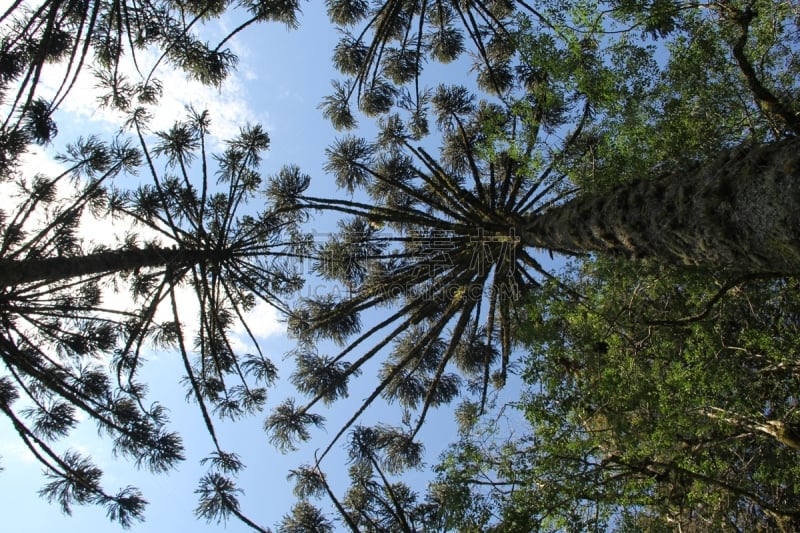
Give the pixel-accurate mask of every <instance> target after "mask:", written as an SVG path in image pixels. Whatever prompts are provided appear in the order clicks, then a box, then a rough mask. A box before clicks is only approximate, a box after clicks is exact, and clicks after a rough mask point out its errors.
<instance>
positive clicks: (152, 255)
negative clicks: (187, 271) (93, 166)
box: [0, 247, 213, 287]
mask: <svg viewBox="0 0 800 533" xmlns="http://www.w3.org/2000/svg"><path fill="white" fill-rule="evenodd" d="M212 255H213V254H212V252H209V251H207V250H182V249H178V248H158V247H152V248H143V249H139V248H133V249H125V250H109V251H103V252H97V253H93V254H88V255H81V256H75V257H48V258H45V259H29V260H21V261H13V260H11V261H10V260H0V287H8V286H12V285H19V284H21V283H32V282H35V281H47V282H50V283H52V282H56V281H60V280H64V279H69V278H77V277H80V276H90V275H94V274H102V273H112V272H122V271H126V270H136V269H139V268H147V267H154V266H166V265H170V264H172V265H190V264H196V263H199V262H202V261H206V260H208V259H211V258H212Z"/></svg>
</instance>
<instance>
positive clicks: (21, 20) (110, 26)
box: [0, 0, 299, 174]
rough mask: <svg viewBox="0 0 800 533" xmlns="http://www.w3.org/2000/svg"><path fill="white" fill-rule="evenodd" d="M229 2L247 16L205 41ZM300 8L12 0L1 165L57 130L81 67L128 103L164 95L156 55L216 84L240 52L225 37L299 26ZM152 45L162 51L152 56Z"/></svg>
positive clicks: (166, 0)
mask: <svg viewBox="0 0 800 533" xmlns="http://www.w3.org/2000/svg"><path fill="white" fill-rule="evenodd" d="M233 10H242V11H245V12H246V18H245V19H244V21H243V22H242V23H241V24H240V25H239V26H238V27H237V28H235V29H234V30H233V31H231V32H229V33H228V34H227V35H225V36H224V37H223V38H222V39H221V40H220V41H219V42H218V43H217V44H215V45H212V44H210V43H208V42H207V41H203V39H202V38H201V36H200V33H201V31H200V30H201V29H202V26H203V24H205V23H207V22H208V21H210V20H214V19H218V18H220V17H222V16H223V15H224V14H225V13H226V12H228V11H233ZM298 11H299V5H298V2H296V1H294V2H293V1H289V2H260V1H244V2H236V4H235V5H233V2H229V1H226V0H223V1H216V0H209V1H204V0H200V1H189V2H175V1H171V0H155V1H152V0H144V1H142V0H102V1H92V2H90V1H80V0H79V1H67V2H64V1H61V0H41V1H38V2H23V1H14V2H9V5H8V7H4V8H3V11H0V95H2V97H3V103H4V109H3V111H2V114H0V173H3V174H4V173H5V172H6V170H5V168H6V167H7V166H8V165H9V164H11V163H12V162H13V161H14V160H15V159H16V157H17V156H18V155H19V154H20V153H22V152H23V151H24V150H25V146H26V145H27V144H29V143H32V142H33V143H39V144H44V143H47V142H49V141H51V140H52V138H53V137H54V136H55V134H56V132H57V127H56V123H55V121H54V120H53V114H54V113H55V111H56V110H57V109H58V107H59V106H60V105H61V103H62V102H63V101H64V99H65V98H67V96H68V95H69V93H70V91H71V90H72V88H73V87H74V86H75V83H76V81H77V79H78V76H79V75H81V73H83V75H84V76H85V75H87V74H89V73H87V72H84V71H86V70H91V71H92V72H93V75H94V76H95V77H96V79H97V83H98V85H99V86H101V87H102V88H103V90H104V91H105V93H104V95H103V100H104V103H105V104H106V105H110V106H112V107H114V108H117V109H121V110H123V111H129V110H131V109H132V108H134V107H136V106H138V105H141V104H150V103H153V102H155V101H156V100H158V98H159V97H160V96H161V93H162V90H163V87H162V83H161V82H160V81H159V80H158V78H157V75H158V74H157V68H158V66H159V65H160V64H162V63H167V64H169V65H171V66H174V67H177V68H179V69H181V70H183V71H184V72H186V73H187V74H188V75H189V76H190V77H192V78H194V79H196V80H198V81H200V82H202V83H204V84H209V85H220V84H221V83H222V81H223V80H224V79H225V78H226V76H227V75H228V73H229V72H230V71H231V70H232V69H233V68H234V67H235V66H236V63H237V61H238V58H237V57H236V55H235V54H234V53H233V52H232V51H231V49H230V48H228V47H227V46H226V45H227V44H228V42H229V40H230V39H231V38H232V37H234V36H235V35H236V34H237V33H239V32H241V31H242V30H244V29H245V28H247V27H248V26H250V25H252V24H254V23H257V22H269V21H275V22H281V23H283V24H286V25H287V26H289V27H295V26H296V25H297V14H298ZM147 49H154V50H156V51H157V54H158V57H157V58H156V59H155V61H152V60H148V59H147V58H146V56H147V53H146V52H145V51H146V50H147ZM48 70H49V71H53V72H56V73H58V74H57V75H56V76H54V77H55V78H56V79H58V80H60V84H59V85H58V87H56V88H55V90H52V89H49V88H47V87H46V84H45V83H44V79H45V77H46V75H47V73H48Z"/></svg>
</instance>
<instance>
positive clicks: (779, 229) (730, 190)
mask: <svg viewBox="0 0 800 533" xmlns="http://www.w3.org/2000/svg"><path fill="white" fill-rule="evenodd" d="M522 234H523V235H522V238H523V242H524V243H525V244H527V245H530V246H536V247H541V248H549V249H562V250H571V251H574V252H599V253H605V254H614V255H623V256H628V257H635V258H652V259H656V260H659V261H662V262H664V263H669V264H675V265H694V266H703V267H709V268H720V267H722V268H730V269H734V270H739V271H746V272H776V273H777V272H780V273H787V274H789V273H797V272H800V138H794V139H787V140H785V141H781V142H777V143H773V144H769V145H764V146H760V147H758V148H755V149H752V150H749V151H744V150H734V151H731V152H728V153H725V154H723V155H722V156H720V157H719V158H717V160H715V161H713V162H711V163H709V164H706V165H704V166H701V167H699V168H696V169H694V170H690V171H684V172H672V173H669V174H667V175H666V176H663V177H660V178H656V179H643V180H639V181H634V182H631V183H626V184H623V185H619V186H617V187H615V188H614V189H612V190H610V191H608V192H607V193H604V194H596V195H583V196H579V197H578V198H576V199H574V200H572V201H569V202H567V203H565V204H563V205H560V206H558V207H555V208H552V209H549V210H547V211H545V212H543V213H541V214H539V215H536V216H533V217H531V219H530V220H529V221H528V222H527V224H526V225H525V227H524V229H523V232H522Z"/></svg>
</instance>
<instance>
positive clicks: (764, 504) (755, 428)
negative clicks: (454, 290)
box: [439, 260, 800, 531]
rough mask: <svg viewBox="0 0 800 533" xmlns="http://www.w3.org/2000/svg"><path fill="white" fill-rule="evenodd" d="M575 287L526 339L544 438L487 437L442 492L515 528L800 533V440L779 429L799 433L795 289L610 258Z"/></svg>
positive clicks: (452, 456)
mask: <svg viewBox="0 0 800 533" xmlns="http://www.w3.org/2000/svg"><path fill="white" fill-rule="evenodd" d="M569 278H570V279H571V283H570V284H569V286H570V292H569V293H564V292H562V291H561V290H560V289H558V288H556V287H555V286H554V285H552V286H550V287H548V288H547V290H548V291H550V290H552V291H554V292H553V293H552V295H553V297H554V298H551V299H548V300H545V299H537V300H536V301H532V302H531V303H530V304H529V306H528V310H529V316H530V319H529V321H528V323H527V326H526V327H525V328H524V329H523V330H521V335H522V338H523V340H524V342H525V345H526V347H527V349H528V350H530V356H529V357H528V358H527V360H526V370H525V374H524V379H525V381H526V383H527V384H528V385H527V387H526V389H525V390H524V392H523V394H522V397H521V399H520V401H519V402H518V403H517V404H516V407H517V408H518V409H519V410H520V412H521V413H522V414H524V416H525V418H526V419H527V423H528V424H529V428H528V429H527V431H526V432H525V434H524V435H523V436H521V437H516V438H514V439H496V438H495V439H492V440H489V441H487V440H486V439H485V437H486V436H487V435H490V434H491V429H492V426H491V425H489V426H484V427H483V428H482V429H480V430H478V431H475V432H473V433H472V434H471V435H469V436H467V437H465V438H464V439H463V440H462V441H461V442H460V443H459V444H457V445H455V446H454V447H453V448H452V449H451V450H450V451H449V452H448V454H447V456H445V459H444V462H443V463H442V464H441V465H440V467H439V470H440V472H441V476H442V477H441V480H440V483H444V484H446V485H448V486H449V485H455V486H457V487H460V490H468V491H470V494H477V495H478V496H476V498H478V497H480V498H482V499H483V500H482V499H478V501H485V499H486V498H488V499H489V502H490V505H491V506H492V508H493V509H495V513H496V515H499V516H500V518H499V519H498V521H497V524H496V527H498V528H500V529H502V530H514V531H517V530H523V529H525V528H530V529H531V530H543V531H559V530H564V529H567V530H588V529H595V528H598V529H602V530H607V529H609V528H611V527H612V526H613V528H614V530H619V531H625V530H627V529H626V528H629V527H635V526H632V524H639V526H638V527H643V526H642V524H647V526H646V527H647V529H648V530H660V529H659V528H663V529H665V530H667V529H669V530H671V528H672V527H674V525H675V524H680V525H681V526H682V527H683V528H684V529H686V528H690V527H693V526H694V527H697V526H700V527H702V528H706V527H712V528H714V529H718V530H726V528H728V527H734V528H738V529H739V530H749V531H752V530H757V529H759V530H760V529H769V528H775V529H778V530H787V531H788V530H792V529H794V528H795V527H796V517H797V516H798V508H797V506H796V503H795V502H796V501H797V491H798V490H800V485H798V484H797V482H796V476H797V473H798V470H797V460H796V454H797V449H799V448H798V444H800V441H796V440H794V437H790V438H788V439H787V438H785V434H781V433H780V432H776V431H773V428H776V427H780V428H787V429H788V431H789V433H791V434H792V435H794V434H796V433H793V432H796V431H797V428H798V424H799V423H800V419H798V414H797V413H798V411H797V399H796V394H795V393H796V390H797V386H798V382H797V380H798V377H797V372H796V367H797V360H796V357H795V356H794V354H795V353H797V349H798V346H797V339H798V336H797V328H798V327H800V324H798V323H797V320H796V313H795V312H794V311H793V309H795V308H797V306H798V305H800V300H798V298H797V296H798V294H800V292H798V290H797V289H798V287H797V283H796V282H795V280H793V279H788V280H761V279H758V278H755V277H746V278H733V279H731V278H727V279H726V278H714V277H712V276H709V275H708V274H703V273H697V272H671V271H666V270H664V269H659V268H657V267H648V266H643V265H635V264H632V263H630V262H622V261H607V260H597V261H595V262H588V263H584V264H583V265H582V266H581V267H580V268H577V269H575V270H573V271H572V272H571V274H570V276H569ZM562 281H564V279H563V278H562ZM479 473H480V474H479ZM482 476H490V477H491V478H492V480H493V481H492V482H490V483H488V488H487V486H486V485H482V484H481V483H479V482H478V481H476V480H479V479H481V477H482ZM508 487H511V488H513V489H514V490H507V489H508ZM554 487H557V488H556V489H555V490H554ZM701 524H702V525H701Z"/></svg>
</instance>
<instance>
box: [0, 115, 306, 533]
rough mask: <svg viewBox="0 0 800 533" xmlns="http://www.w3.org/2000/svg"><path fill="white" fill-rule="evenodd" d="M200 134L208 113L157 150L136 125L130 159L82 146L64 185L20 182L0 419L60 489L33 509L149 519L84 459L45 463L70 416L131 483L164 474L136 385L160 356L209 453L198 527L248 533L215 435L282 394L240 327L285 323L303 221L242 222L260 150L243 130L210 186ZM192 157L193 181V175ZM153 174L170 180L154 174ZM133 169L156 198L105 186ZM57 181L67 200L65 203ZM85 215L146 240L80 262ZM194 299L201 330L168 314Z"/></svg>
mask: <svg viewBox="0 0 800 533" xmlns="http://www.w3.org/2000/svg"><path fill="white" fill-rule="evenodd" d="M208 126H209V117H208V115H207V113H205V112H203V113H196V112H192V113H191V114H190V116H189V117H188V119H187V120H186V121H184V122H180V123H178V124H176V125H175V126H174V127H173V128H172V129H170V130H168V131H166V132H160V133H158V134H157V136H156V138H157V139H158V141H157V142H156V143H155V144H154V145H153V147H152V148H148V146H147V144H146V143H145V137H144V131H143V125H141V124H137V131H138V132H139V140H140V146H139V147H138V148H135V147H134V145H133V144H132V143H130V142H128V141H122V140H119V141H116V142H114V143H110V144H108V143H102V142H100V141H98V140H97V139H95V138H90V139H86V140H83V141H80V142H78V143H76V144H75V145H72V146H70V147H69V148H68V150H67V154H66V155H64V156H62V157H61V158H60V160H61V162H62V164H64V165H65V166H67V168H66V170H65V171H64V172H63V174H61V175H60V176H58V177H56V178H52V179H51V178H46V177H43V176H37V177H36V178H35V179H34V180H33V181H32V182H28V181H26V180H24V179H22V178H20V182H19V187H20V190H21V193H22V196H21V198H22V200H21V202H20V204H19V205H18V206H17V208H16V210H15V211H14V212H13V213H12V214H10V215H8V216H6V217H4V220H3V225H2V235H3V241H2V259H0V265H2V266H0V270H2V272H3V274H2V276H1V277H2V294H3V296H2V305H0V313H2V330H1V333H0V343H2V345H3V350H2V361H3V366H4V368H5V372H6V373H5V375H4V376H3V377H2V378H1V380H2V391H3V394H2V411H3V413H4V414H5V415H6V416H7V417H8V418H9V419H10V420H11V422H12V424H13V426H14V427H15V428H16V430H17V432H18V434H19V436H20V438H21V439H22V441H23V442H24V443H25V445H26V446H27V447H28V448H29V449H30V450H31V452H32V453H33V454H34V456H35V457H36V458H37V459H38V460H39V461H40V462H42V464H43V466H44V467H45V471H46V473H47V476H48V477H49V478H51V479H52V480H53V481H51V482H50V483H48V485H47V486H46V487H45V488H44V489H43V490H42V494H43V495H44V496H45V497H47V498H48V499H49V500H51V501H56V502H58V503H59V504H60V505H61V507H62V509H63V510H64V511H65V512H69V511H70V509H71V506H72V505H75V504H85V503H96V504H101V505H103V506H105V507H106V508H107V511H108V514H109V517H110V518H112V519H114V520H116V521H118V522H119V523H120V524H121V525H123V526H124V527H127V526H129V525H130V524H131V523H132V522H134V521H136V520H141V519H142V516H143V514H142V513H143V510H144V505H145V503H146V502H145V500H144V498H143V496H142V495H141V493H140V492H139V491H138V490H137V489H134V488H132V487H129V488H127V489H125V490H123V491H122V492H121V493H119V494H117V495H112V494H107V493H106V492H104V491H103V489H102V487H101V484H100V477H101V475H102V472H101V471H100V469H99V468H98V467H97V466H95V465H93V464H92V463H91V460H90V458H88V457H83V456H80V455H79V454H77V453H75V452H67V453H66V454H63V455H59V454H58V453H57V452H56V451H55V450H54V449H53V447H52V445H51V442H52V441H54V440H57V439H59V438H63V437H65V436H66V435H68V434H69V432H70V430H71V429H72V428H73V427H74V426H75V425H76V424H77V421H78V415H79V412H80V413H83V415H85V416H86V417H87V418H88V419H90V420H92V421H94V422H96V423H97V425H98V428H99V429H100V430H101V433H103V434H107V435H109V436H110V437H111V439H112V440H113V447H114V451H115V453H117V454H119V455H121V456H123V457H127V458H130V459H131V460H132V461H133V462H134V464H136V465H137V466H138V467H145V468H147V469H148V470H151V471H153V472H164V471H168V470H170V469H172V468H174V467H175V465H176V464H177V463H178V462H179V461H181V460H182V459H183V451H182V450H183V448H182V442H181V438H180V436H179V435H177V434H176V433H174V432H170V431H169V430H168V425H167V424H168V420H167V418H166V411H165V409H164V407H163V406H161V405H160V404H158V403H152V404H149V405H150V407H146V406H147V405H148V403H146V402H145V401H144V400H145V398H144V394H145V391H146V388H147V387H146V384H144V383H142V382H141V380H140V379H139V377H138V374H139V371H140V369H141V367H142V364H143V360H144V357H143V351H144V350H146V349H149V348H148V346H150V345H151V344H154V345H155V347H159V346H160V347H164V348H166V347H169V348H171V349H175V350H177V351H178V353H179V354H180V357H181V359H182V360H183V363H184V368H185V376H184V378H183V379H184V382H185V384H186V386H187V388H188V392H187V397H188V398H192V399H193V400H194V401H195V402H197V405H198V407H199V410H200V414H201V417H202V419H203V420H204V425H205V427H206V429H207V431H208V433H209V436H210V438H211V441H212V443H213V448H214V449H213V452H212V454H211V456H210V457H209V458H208V461H209V462H210V470H209V473H208V475H207V476H205V477H204V478H203V479H202V480H201V490H199V491H198V494H199V495H200V497H201V502H200V506H199V507H198V515H199V516H201V517H204V518H207V519H224V518H227V517H228V516H230V515H233V516H235V517H237V518H239V519H241V520H243V521H245V522H247V523H249V524H251V525H254V524H253V523H252V522H249V521H248V520H249V519H247V517H246V516H245V515H244V514H243V513H242V512H241V511H240V510H239V508H238V503H237V500H236V498H235V492H236V491H235V489H231V490H228V489H225V487H235V485H234V481H233V478H232V477H231V476H232V475H234V474H235V473H236V472H237V471H238V470H239V469H241V468H242V467H243V464H242V463H241V461H240V460H239V459H238V457H237V456H236V454H234V453H231V452H228V451H226V450H225V449H224V448H223V447H222V443H221V442H220V439H219V437H218V435H217V432H216V430H215V425H214V421H213V420H214V418H215V417H219V418H232V419H237V418H240V417H242V416H245V415H247V414H251V413H254V412H258V411H259V410H260V409H261V407H262V406H263V403H264V401H265V400H266V388H267V387H268V386H269V385H270V384H271V383H272V382H273V381H274V380H275V379H276V376H277V369H276V367H275V365H274V364H273V363H272V362H271V361H270V360H269V359H268V358H267V357H266V356H265V355H264V354H263V353H262V352H261V350H260V348H259V346H258V343H257V342H256V339H255V338H254V336H253V334H252V333H251V330H250V329H249V328H248V327H247V325H246V320H245V314H246V312H247V311H248V310H249V309H251V308H252V307H253V306H254V305H255V304H256V302H257V301H259V300H260V301H265V302H267V303H269V304H271V305H273V306H277V307H279V308H282V306H283V304H282V303H281V297H282V296H283V295H286V294H290V293H292V292H294V291H296V290H297V289H298V288H299V286H300V285H301V283H302V281H301V280H300V279H299V277H298V275H297V273H296V272H294V270H293V266H292V265H293V263H292V262H291V260H290V259H291V258H292V257H293V256H295V255H296V254H297V253H298V252H299V250H297V249H295V248H293V247H292V246H291V245H289V244H287V243H285V242H284V240H285V239H287V238H286V235H287V234H288V233H292V232H294V231H296V227H297V222H298V220H297V215H296V214H292V213H282V212H280V211H278V210H275V209H271V208H269V207H266V208H265V209H264V210H263V211H261V212H258V213H253V214H247V215H245V214H240V211H241V208H242V206H243V205H244V204H245V203H246V202H247V200H248V199H249V198H251V197H252V196H253V195H254V194H255V193H256V192H257V190H258V187H259V184H260V177H259V175H258V167H259V164H260V161H261V153H262V152H263V151H264V150H266V149H267V147H268V145H269V138H268V136H267V134H266V133H265V132H264V131H263V130H262V129H261V128H260V127H259V126H249V127H246V128H243V129H242V131H241V132H240V134H239V135H238V136H237V137H236V138H234V139H231V140H229V141H228V142H227V144H226V149H225V151H224V152H223V153H222V154H220V155H219V156H218V158H217V163H218V164H217V167H218V171H217V184H218V186H215V185H214V182H213V181H212V176H211V175H210V173H211V172H212V170H213V167H210V166H209V160H208V154H207V152H206V146H205V145H206V140H205V138H206V135H207V131H208ZM198 156H199V157H200V162H201V163H202V165H195V164H193V163H194V160H195V159H196V158H198ZM162 164H163V165H165V166H166V170H167V172H161V171H159V170H157V167H158V166H160V165H162ZM140 168H143V169H144V172H145V174H149V176H150V177H151V182H150V183H148V184H145V185H143V186H142V187H140V188H138V189H135V190H132V191H120V190H117V189H114V188H113V187H112V186H111V179H112V178H113V177H115V176H117V175H119V174H124V173H128V174H131V173H133V172H136V171H138V170H139V169H140ZM193 177H196V179H195V180H194V181H193V180H192V179H191V178H193ZM65 181H69V182H70V183H71V184H72V187H74V188H75V192H74V193H67V195H66V196H63V195H59V193H58V192H57V187H58V185H59V184H60V182H65ZM89 212H91V213H94V214H95V215H96V216H101V217H106V218H108V217H118V218H120V219H122V220H123V221H125V222H126V223H127V224H129V225H132V226H131V228H132V231H147V232H148V233H149V234H151V235H155V237H151V239H152V240H150V241H149V242H145V243H144V244H140V243H139V239H138V238H137V237H136V235H135V234H133V233H131V234H129V235H127V236H126V237H125V242H124V243H123V244H122V245H121V246H120V247H118V248H116V249H112V248H107V247H105V246H106V245H101V246H99V247H98V246H96V247H95V248H94V249H87V248H86V247H85V246H84V245H83V244H82V240H81V236H80V234H79V232H78V228H79V224H80V221H81V219H82V218H83V217H86V216H88V213H89ZM136 228H138V230H137V229H136ZM114 290H119V291H124V292H125V293H129V294H128V298H126V300H128V301H131V302H134V303H135V304H136V307H134V308H130V309H128V308H124V307H122V308H117V307H115V306H114V305H113V304H109V303H105V302H104V300H107V299H108V297H109V296H110V295H111V293H112V291H114ZM187 290H188V291H191V292H192V293H193V294H194V296H195V299H196V302H197V307H198V309H199V316H198V317H196V318H195V319H191V318H190V317H186V316H184V314H185V310H183V311H182V310H181V309H179V308H178V306H177V303H176V298H177V293H178V291H187ZM165 317H167V318H165ZM187 321H189V323H191V322H196V323H197V325H198V326H197V331H196V333H193V332H191V331H189V330H187V329H186V327H187V326H186V324H187ZM237 323H242V324H244V328H245V331H246V335H247V336H248V337H249V341H250V344H251V346H252V347H253V349H254V351H253V354H251V355H246V356H242V355H239V354H238V353H236V351H235V350H234V348H233V344H232V339H231V337H230V335H231V328H232V327H233V326H234V325H236V324H237ZM192 337H194V338H192ZM104 361H106V362H107V364H106V363H104ZM220 491H227V493H228V495H227V496H226V497H221V493H220ZM212 501H217V502H218V504H217V505H216V507H214V506H213V505H211V504H210V503H209V502H212ZM255 527H257V526H255Z"/></svg>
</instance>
